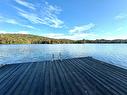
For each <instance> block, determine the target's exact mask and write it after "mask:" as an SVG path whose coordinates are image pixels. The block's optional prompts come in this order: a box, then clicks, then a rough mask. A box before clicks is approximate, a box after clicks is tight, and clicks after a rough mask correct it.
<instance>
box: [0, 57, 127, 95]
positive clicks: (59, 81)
mask: <svg viewBox="0 0 127 95" xmlns="http://www.w3.org/2000/svg"><path fill="white" fill-rule="evenodd" d="M0 95H127V70H126V69H123V68H120V67H117V66H114V65H112V64H109V63H106V62H103V61H99V60H97V59H94V58H92V57H82V58H72V59H63V60H54V61H44V62H33V63H32V62H29V63H21V64H10V65H9V64H8V65H4V66H2V67H1V68H0Z"/></svg>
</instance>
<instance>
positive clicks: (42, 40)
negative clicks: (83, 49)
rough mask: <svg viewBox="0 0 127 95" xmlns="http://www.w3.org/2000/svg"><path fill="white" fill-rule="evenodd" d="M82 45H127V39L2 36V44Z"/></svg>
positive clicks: (28, 35)
mask: <svg viewBox="0 0 127 95" xmlns="http://www.w3.org/2000/svg"><path fill="white" fill-rule="evenodd" d="M80 43H127V39H125V40H123V39H115V40H105V39H96V40H85V39H83V40H69V39H53V38H48V37H42V36H36V35H30V34H0V44H80Z"/></svg>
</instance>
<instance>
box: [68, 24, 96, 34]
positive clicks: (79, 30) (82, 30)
mask: <svg viewBox="0 0 127 95" xmlns="http://www.w3.org/2000/svg"><path fill="white" fill-rule="evenodd" d="M93 27H95V24H93V23H89V24H87V25H81V26H75V27H74V28H72V29H71V30H70V31H69V32H70V33H85V32H86V31H89V30H90V29H92V28H93Z"/></svg>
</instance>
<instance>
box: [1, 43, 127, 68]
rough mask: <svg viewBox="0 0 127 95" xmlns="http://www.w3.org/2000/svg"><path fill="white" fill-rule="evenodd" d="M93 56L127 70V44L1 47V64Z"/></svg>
mask: <svg viewBox="0 0 127 95" xmlns="http://www.w3.org/2000/svg"><path fill="white" fill-rule="evenodd" d="M59 53H61V55H62V58H63V59H65V58H75V57H86V56H92V57H93V58H97V59H99V60H102V61H106V62H110V63H111V64H115V65H118V66H121V67H124V68H127V44H53V45H49V44H42V45H41V44H39V45H37V44H36V45H34V44H33V45H0V64H12V63H22V62H35V61H44V60H51V59H52V54H54V55H55V59H58V58H59V57H58V56H59Z"/></svg>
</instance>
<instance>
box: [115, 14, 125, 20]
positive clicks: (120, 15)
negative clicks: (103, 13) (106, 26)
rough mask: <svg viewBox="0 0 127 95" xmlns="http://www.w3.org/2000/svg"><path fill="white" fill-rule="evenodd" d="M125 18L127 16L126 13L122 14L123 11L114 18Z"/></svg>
mask: <svg viewBox="0 0 127 95" xmlns="http://www.w3.org/2000/svg"><path fill="white" fill-rule="evenodd" d="M126 18H127V14H123V13H121V14H119V15H117V16H115V19H116V20H123V19H126Z"/></svg>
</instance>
